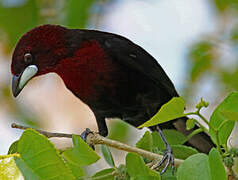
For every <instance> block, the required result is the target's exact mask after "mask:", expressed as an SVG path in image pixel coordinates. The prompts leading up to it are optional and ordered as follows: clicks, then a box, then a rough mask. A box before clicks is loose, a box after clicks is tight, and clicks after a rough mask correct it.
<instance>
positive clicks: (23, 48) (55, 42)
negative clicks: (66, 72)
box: [11, 25, 68, 97]
mask: <svg viewBox="0 0 238 180" xmlns="http://www.w3.org/2000/svg"><path fill="white" fill-rule="evenodd" d="M66 32H67V29H66V28H64V27H61V26H56V25H43V26H39V27H37V28H34V29H32V30H31V31H29V32H27V33H26V34H25V35H23V36H22V38H21V39H20V40H19V42H18V43H17V45H16V48H15V50H14V53H13V57H12V64H11V70H12V74H13V78H12V92H13V95H14V96H15V97H16V96H17V95H18V94H19V93H20V92H21V90H22V89H23V87H24V86H25V85H26V84H27V82H28V81H29V80H30V79H32V78H33V77H35V76H38V75H42V74H45V73H48V72H54V69H55V67H56V64H57V63H58V62H59V60H60V59H62V58H64V57H65V56H66V55H67V53H68V52H67V48H66V46H65V35H66Z"/></svg>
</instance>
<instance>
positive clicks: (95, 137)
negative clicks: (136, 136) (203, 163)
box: [11, 123, 183, 167]
mask: <svg viewBox="0 0 238 180" xmlns="http://www.w3.org/2000/svg"><path fill="white" fill-rule="evenodd" d="M11 127H12V128H16V129H22V130H25V129H28V128H29V127H25V126H21V125H18V124H15V123H13V124H12V125H11ZM31 129H34V130H36V131H38V132H39V133H40V134H42V135H44V136H46V137H47V138H51V137H60V138H61V137H65V138H72V134H64V133H52V132H47V131H42V130H39V129H35V128H31ZM86 142H87V143H88V144H90V145H97V144H104V145H107V146H109V147H113V148H116V149H120V150H123V151H127V152H133V153H137V154H139V155H141V156H143V157H145V158H148V159H150V160H153V161H155V160H156V161H158V160H161V159H162V158H163V156H162V155H160V154H156V153H153V152H150V151H145V150H143V149H139V148H136V147H132V146H129V145H127V144H124V143H121V142H119V141H115V140H111V139H108V138H105V137H103V136H101V135H99V134H98V133H96V132H90V133H89V134H88V136H87V139H86ZM182 162H183V160H181V159H175V164H174V165H175V167H178V166H179V165H180V164H181V163H182Z"/></svg>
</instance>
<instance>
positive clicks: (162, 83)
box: [11, 24, 214, 173]
mask: <svg viewBox="0 0 238 180" xmlns="http://www.w3.org/2000/svg"><path fill="white" fill-rule="evenodd" d="M11 72H12V74H13V77H12V93H13V96H14V97H17V96H18V94H19V93H20V92H21V91H22V89H23V88H24V86H25V85H26V84H27V83H28V81H29V80H31V79H32V78H34V77H37V76H40V75H44V74H47V73H50V72H53V73H56V74H58V75H59V76H60V77H61V79H62V80H63V81H64V84H65V86H66V87H67V88H68V89H69V90H70V91H71V92H72V93H73V94H74V95H75V96H76V97H77V98H79V99H80V100H82V101H83V102H84V103H85V104H86V105H88V106H89V108H90V109H91V110H92V111H93V113H94V115H95V117H96V122H97V126H98V131H99V134H100V135H102V136H107V135H108V128H107V125H106V121H105V119H106V118H115V117H116V118H120V119H122V120H123V121H125V122H127V123H128V124H130V125H132V126H135V127H138V126H140V125H141V124H143V123H144V122H146V121H147V120H149V119H150V118H151V117H153V116H154V115H155V114H156V113H157V112H158V110H159V109H160V108H161V106H162V105H164V104H165V103H167V102H168V101H170V100H171V99H172V98H173V97H179V94H178V93H177V91H176V89H175V87H174V85H173V83H172V81H171V80H170V78H169V77H168V75H167V74H166V72H165V71H164V70H163V68H162V67H161V66H160V64H159V63H158V61H157V60H156V59H155V58H154V57H153V56H152V55H150V54H149V53H148V52H147V51H146V50H144V49H143V48H142V47H140V46H139V45H137V44H135V43H133V42H132V41H131V40H129V39H127V38H126V37H123V36H120V35H117V34H113V33H109V32H103V31H98V30H88V29H68V28H66V27H63V26H60V25H51V24H46V25H41V26H38V27H35V28H33V29H32V30H30V31H28V32H26V33H25V34H24V35H23V36H22V37H21V38H20V40H19V41H18V42H17V45H16V47H15V49H14V52H13V55H12V63H11ZM186 119H187V117H184V118H180V119H175V120H173V121H169V122H166V123H162V124H160V125H157V126H154V127H150V128H151V130H153V131H158V132H159V134H160V136H161V138H162V140H163V141H164V143H165V145H166V150H165V153H164V158H163V159H162V161H161V163H159V164H162V163H163V162H164V161H165V160H166V159H167V162H166V166H165V168H164V169H163V170H162V173H163V172H165V171H166V169H167V167H168V165H169V163H172V164H173V160H174V157H173V153H172V150H171V147H170V145H169V144H168V143H167V140H166V138H165V137H164V135H163V132H162V130H161V129H177V130H179V131H181V132H182V133H183V134H185V135H187V134H189V133H190V132H191V130H190V131H188V130H186V126H185V121H186ZM188 143H189V144H190V145H191V146H193V147H195V148H197V149H198V150H199V151H200V152H206V153H207V152H209V150H210V149H211V148H212V147H213V145H214V144H213V142H212V141H211V139H210V137H209V136H208V135H207V134H205V133H200V134H197V135H195V136H193V137H192V138H191V139H190V140H189V142H188Z"/></svg>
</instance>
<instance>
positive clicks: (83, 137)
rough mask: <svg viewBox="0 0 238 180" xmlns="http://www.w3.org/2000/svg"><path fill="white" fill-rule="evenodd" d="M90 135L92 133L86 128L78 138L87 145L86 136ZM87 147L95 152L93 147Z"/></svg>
mask: <svg viewBox="0 0 238 180" xmlns="http://www.w3.org/2000/svg"><path fill="white" fill-rule="evenodd" d="M90 133H92V131H91V130H90V129H89V128H86V129H85V131H83V132H82V134H80V137H81V138H82V139H83V140H84V141H85V142H86V143H87V136H88V135H89V134H90ZM89 146H90V147H91V148H92V149H93V150H95V147H94V145H92V144H89Z"/></svg>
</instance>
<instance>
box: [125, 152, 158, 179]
mask: <svg viewBox="0 0 238 180" xmlns="http://www.w3.org/2000/svg"><path fill="white" fill-rule="evenodd" d="M126 168H127V171H128V174H129V175H130V177H131V178H134V179H141V178H142V177H143V178H144V179H145V180H146V179H147V178H150V179H151V178H152V179H156V180H160V174H159V173H158V172H156V171H154V170H151V169H150V168H148V167H147V166H146V165H145V162H144V161H143V159H142V157H141V156H139V155H137V154H134V153H128V154H127V156H126ZM150 179H148V180H150Z"/></svg>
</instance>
